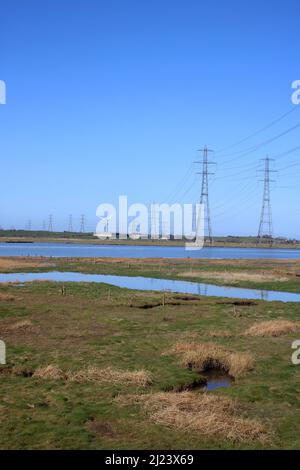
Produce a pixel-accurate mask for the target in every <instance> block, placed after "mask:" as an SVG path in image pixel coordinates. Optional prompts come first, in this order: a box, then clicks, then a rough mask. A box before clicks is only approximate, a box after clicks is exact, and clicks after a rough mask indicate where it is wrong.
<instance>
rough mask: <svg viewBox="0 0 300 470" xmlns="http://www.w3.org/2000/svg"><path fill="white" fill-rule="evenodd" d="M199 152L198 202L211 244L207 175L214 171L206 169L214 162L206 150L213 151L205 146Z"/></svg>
mask: <svg viewBox="0 0 300 470" xmlns="http://www.w3.org/2000/svg"><path fill="white" fill-rule="evenodd" d="M199 152H203V158H202V160H201V161H197V162H196V163H201V164H202V171H200V172H197V174H200V175H202V183H201V196H200V204H203V205H204V224H205V227H204V230H206V233H207V238H208V240H209V243H210V244H212V241H213V237H212V228H211V218H210V208H209V192H208V177H209V175H213V174H214V173H211V172H209V171H208V169H209V165H215V162H211V161H209V160H208V152H213V150H209V149H208V148H207V147H206V146H205V147H204V149H200V150H199Z"/></svg>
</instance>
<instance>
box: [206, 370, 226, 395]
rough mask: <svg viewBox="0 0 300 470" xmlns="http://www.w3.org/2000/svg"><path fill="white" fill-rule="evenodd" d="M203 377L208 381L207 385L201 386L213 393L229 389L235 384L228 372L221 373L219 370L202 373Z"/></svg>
mask: <svg viewBox="0 0 300 470" xmlns="http://www.w3.org/2000/svg"><path fill="white" fill-rule="evenodd" d="M201 376H203V377H204V378H205V379H206V383H205V384H204V385H201V388H202V390H205V391H208V392H210V391H212V390H216V389H218V388H228V387H231V385H232V384H233V382H234V379H233V378H232V377H230V375H228V374H226V372H220V371H219V370H207V371H205V372H201Z"/></svg>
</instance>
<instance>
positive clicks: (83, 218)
mask: <svg viewBox="0 0 300 470" xmlns="http://www.w3.org/2000/svg"><path fill="white" fill-rule="evenodd" d="M84 232H85V215H84V214H81V217H80V233H84Z"/></svg>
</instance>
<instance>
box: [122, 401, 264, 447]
mask: <svg viewBox="0 0 300 470" xmlns="http://www.w3.org/2000/svg"><path fill="white" fill-rule="evenodd" d="M116 401H117V402H118V403H119V404H120V405H128V404H141V405H142V407H143V409H144V410H145V411H146V413H147V414H148V416H149V417H150V419H151V420H152V421H154V422H155V423H157V424H161V425H164V426H168V427H171V428H176V429H180V430H183V431H195V432H199V433H200V434H203V435H205V436H222V437H223V438H225V439H227V440H229V441H235V442H251V441H260V442H262V443H266V442H268V441H269V436H268V433H267V432H266V430H265V427H264V426H263V425H262V424H261V423H260V422H259V421H257V420H253V419H246V418H243V417H242V416H239V415H238V413H237V410H236V404H235V402H233V401H232V400H230V399H229V398H226V397H221V396H217V395H213V394H207V393H202V394H200V393H195V392H182V393H171V392H160V393H153V394H147V395H134V396H129V397H128V396H127V397H122V396H120V397H118V398H117V399H116Z"/></svg>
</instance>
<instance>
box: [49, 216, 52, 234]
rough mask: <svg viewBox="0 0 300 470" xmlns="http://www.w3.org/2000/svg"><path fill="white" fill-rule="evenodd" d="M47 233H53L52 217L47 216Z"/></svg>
mask: <svg viewBox="0 0 300 470" xmlns="http://www.w3.org/2000/svg"><path fill="white" fill-rule="evenodd" d="M48 232H53V215H52V214H50V215H49V224H48Z"/></svg>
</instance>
